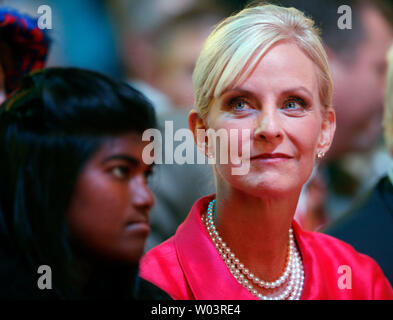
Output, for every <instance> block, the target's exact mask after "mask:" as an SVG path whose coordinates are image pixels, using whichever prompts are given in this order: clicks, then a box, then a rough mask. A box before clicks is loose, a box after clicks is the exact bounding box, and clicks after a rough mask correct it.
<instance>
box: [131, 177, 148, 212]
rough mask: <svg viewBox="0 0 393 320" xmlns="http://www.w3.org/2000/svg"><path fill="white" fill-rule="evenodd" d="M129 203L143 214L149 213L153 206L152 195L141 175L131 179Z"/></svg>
mask: <svg viewBox="0 0 393 320" xmlns="http://www.w3.org/2000/svg"><path fill="white" fill-rule="evenodd" d="M130 197H131V203H132V205H133V206H134V207H136V208H137V209H139V210H142V211H144V212H148V211H150V209H151V208H152V207H153V205H154V194H153V192H152V191H151V190H150V188H149V186H148V185H147V183H146V179H145V177H144V176H143V175H141V176H140V177H137V178H135V179H133V181H132V182H131V186H130Z"/></svg>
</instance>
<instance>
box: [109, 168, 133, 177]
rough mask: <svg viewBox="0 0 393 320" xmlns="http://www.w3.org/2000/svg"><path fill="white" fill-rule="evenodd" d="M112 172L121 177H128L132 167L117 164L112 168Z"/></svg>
mask: <svg viewBox="0 0 393 320" xmlns="http://www.w3.org/2000/svg"><path fill="white" fill-rule="evenodd" d="M111 172H112V174H113V175H114V176H115V177H116V178H119V179H126V178H127V177H128V176H129V174H130V169H129V168H128V167H126V166H117V167H114V168H113V169H112V170H111Z"/></svg>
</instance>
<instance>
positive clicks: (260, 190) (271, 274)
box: [189, 42, 335, 292]
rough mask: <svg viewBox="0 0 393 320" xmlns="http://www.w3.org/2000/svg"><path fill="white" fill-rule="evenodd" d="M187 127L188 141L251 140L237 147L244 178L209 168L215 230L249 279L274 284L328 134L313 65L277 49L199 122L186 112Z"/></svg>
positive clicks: (330, 115)
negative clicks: (244, 148)
mask: <svg viewBox="0 0 393 320" xmlns="http://www.w3.org/2000/svg"><path fill="white" fill-rule="evenodd" d="M189 124H190V128H191V130H192V131H193V132H194V136H195V134H196V129H205V130H206V129H207V128H213V129H215V130H218V129H222V128H224V129H226V130H229V129H238V130H241V129H245V128H247V129H250V130H251V139H250V140H251V141H250V140H249V141H245V140H241V141H240V142H241V143H242V144H247V143H249V144H250V159H251V160H250V171H249V173H248V174H246V175H232V174H231V168H232V167H233V165H232V164H231V163H229V164H220V163H217V164H216V165H215V167H214V169H215V175H216V185H217V193H216V215H217V220H216V226H217V229H218V231H219V233H220V234H221V235H222V238H223V239H224V241H225V242H226V243H227V244H228V246H229V247H230V248H231V249H232V250H233V252H234V253H235V254H236V256H237V257H238V258H239V260H240V261H242V262H243V263H244V264H245V265H246V266H247V267H248V269H249V270H250V271H251V272H253V273H254V274H255V275H256V276H258V277H259V278H260V279H264V280H268V281H273V280H276V279H277V278H278V277H279V276H280V275H281V274H282V272H283V270H284V268H285V261H286V257H287V250H288V245H287V244H288V230H289V228H290V225H291V222H292V219H293V215H294V212H295V209H296V205H297V201H298V198H299V194H300V191H301V188H302V186H303V184H304V183H305V182H306V181H307V179H308V177H309V175H310V174H311V171H312V168H313V166H314V161H315V158H316V154H317V153H318V151H322V152H327V150H328V149H329V146H330V144H331V142H332V139H333V135H334V131H335V114H334V111H333V110H331V109H330V110H323V107H322V105H321V102H320V98H319V95H318V81H317V69H316V66H315V64H314V63H313V62H312V61H311V60H310V59H309V58H308V56H306V55H305V54H304V53H303V51H301V50H300V49H299V48H298V47H297V46H296V45H295V44H293V43H291V42H279V43H278V44H276V45H275V46H273V47H272V48H270V49H269V50H268V51H267V53H266V54H265V56H264V57H263V58H262V60H261V61H260V63H259V64H258V65H257V66H256V68H255V69H254V71H253V72H252V73H251V74H250V75H249V76H248V78H246V80H245V81H244V82H243V83H241V84H239V85H238V86H237V87H236V88H231V89H228V90H227V91H225V92H224V93H223V94H222V95H221V96H220V97H218V98H216V99H215V98H214V99H213V100H212V102H211V104H210V106H209V113H208V115H207V117H206V118H205V119H202V118H200V117H199V114H198V113H197V112H196V111H191V112H190V116H189ZM255 244H258V245H255ZM269 292H272V291H269Z"/></svg>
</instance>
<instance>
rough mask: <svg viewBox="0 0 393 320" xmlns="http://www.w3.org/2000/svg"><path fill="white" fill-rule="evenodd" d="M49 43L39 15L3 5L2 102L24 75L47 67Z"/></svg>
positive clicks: (0, 14)
mask: <svg viewBox="0 0 393 320" xmlns="http://www.w3.org/2000/svg"><path fill="white" fill-rule="evenodd" d="M49 44H50V41H49V37H48V34H47V32H46V31H45V30H41V29H39V28H38V26H37V19H34V18H32V17H30V16H29V15H27V14H22V13H20V12H18V11H17V10H15V9H11V8H7V7H0V103H2V102H3V101H4V100H5V99H6V97H7V96H9V95H10V94H11V93H12V92H13V91H15V90H16V89H17V88H18V87H19V85H20V83H21V81H22V78H23V76H24V75H26V74H28V73H29V72H31V71H34V70H38V69H41V68H43V67H44V65H45V61H46V58H47V55H48V48H49Z"/></svg>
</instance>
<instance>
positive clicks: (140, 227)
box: [125, 220, 150, 233]
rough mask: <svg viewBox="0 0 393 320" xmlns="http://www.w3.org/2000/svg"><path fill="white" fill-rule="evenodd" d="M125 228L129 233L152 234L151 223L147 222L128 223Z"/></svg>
mask: <svg viewBox="0 0 393 320" xmlns="http://www.w3.org/2000/svg"><path fill="white" fill-rule="evenodd" d="M125 228H126V230H127V231H129V232H138V233H149V232H150V225H149V222H148V221H145V220H141V221H132V222H128V223H127V224H126V226H125Z"/></svg>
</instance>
